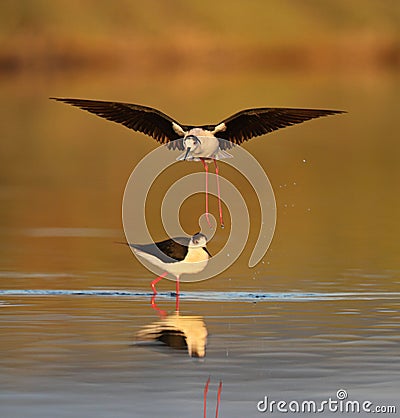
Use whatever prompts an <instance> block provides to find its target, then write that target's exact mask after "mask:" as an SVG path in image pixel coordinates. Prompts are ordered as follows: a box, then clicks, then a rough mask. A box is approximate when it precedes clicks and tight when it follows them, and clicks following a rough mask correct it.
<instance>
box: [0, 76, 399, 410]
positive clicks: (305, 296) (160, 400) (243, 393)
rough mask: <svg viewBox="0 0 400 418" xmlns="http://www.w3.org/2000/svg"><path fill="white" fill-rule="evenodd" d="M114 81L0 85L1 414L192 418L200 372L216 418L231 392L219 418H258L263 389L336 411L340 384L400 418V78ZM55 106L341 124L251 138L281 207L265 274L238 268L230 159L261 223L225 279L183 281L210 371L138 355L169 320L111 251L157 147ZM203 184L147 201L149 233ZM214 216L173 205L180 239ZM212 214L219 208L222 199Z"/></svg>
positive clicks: (193, 203) (176, 354)
mask: <svg viewBox="0 0 400 418" xmlns="http://www.w3.org/2000/svg"><path fill="white" fill-rule="evenodd" d="M117 78H118V77H117ZM112 80H113V81H112ZM112 80H111V79H110V78H101V79H100V78H96V77H90V75H88V76H87V77H65V78H63V79H62V80H61V79H58V78H55V79H51V78H50V79H48V78H45V77H43V79H42V78H37V79H34V80H32V79H24V78H21V79H13V80H2V81H0V84H1V89H0V96H1V99H2V103H3V109H2V123H1V128H0V129H1V145H0V146H1V152H0V200H1V205H0V215H1V216H0V269H1V271H0V281H1V289H0V309H1V314H2V315H1V317H0V333H1V340H0V341H1V343H0V344H1V345H0V349H1V355H0V371H1V372H0V385H1V392H0V398H1V399H0V416H1V417H63V418H64V417H76V416H85V417H109V416H116V417H144V416H149V417H153V416H163V417H177V416H179V417H187V416H198V417H201V416H202V407H203V399H202V397H203V388H204V384H205V382H206V380H207V378H208V377H209V376H210V377H211V384H210V391H209V416H213V414H214V406H215V400H216V392H217V386H218V383H219V381H220V380H222V381H223V390H222V401H221V408H220V417H221V418H222V417H241V416H254V417H256V416H262V415H263V414H262V413H260V412H258V411H257V402H259V401H260V400H262V399H264V396H266V395H267V396H268V397H269V399H274V400H285V401H287V402H289V401H291V400H299V401H301V400H325V399H328V398H329V397H332V398H333V399H336V392H337V391H338V390H339V389H345V390H346V391H347V392H348V399H350V400H360V401H363V400H370V401H371V402H373V404H374V405H396V406H397V413H399V411H400V406H399V396H398V393H399V390H400V373H399V372H400V361H399V360H400V336H399V335H400V333H399V324H400V322H399V319H400V311H399V308H400V302H399V299H400V298H399V297H400V278H399V276H400V259H399V252H400V244H399V240H398V237H399V233H400V227H399V222H398V213H399V211H400V196H399V193H398V184H399V180H400V176H399V173H400V170H399V164H398V161H399V155H400V145H399V141H398V134H397V119H396V117H395V116H396V115H397V107H398V104H397V102H398V97H399V93H400V83H399V80H398V79H395V78H393V77H378V76H372V75H371V76H368V77H351V76H347V77H340V78H334V77H325V78H323V77H317V76H315V77H313V78H306V77H298V78H293V77H284V76H280V77H278V76H276V75H255V76H254V77H251V78H248V77H235V78H230V77H225V78H222V77H216V78H210V77H207V76H205V75H202V74H199V75H196V76H193V75H191V76H182V77H174V76H172V78H171V79H169V80H166V78H162V77H150V76H149V77H148V78H143V79H140V80H132V79H131V78H129V77H125V76H121V77H119V78H118V79H117V80H115V77H114V78H113V79H112ZM167 81H168V82H167ZM182 91H184V92H185V94H184V96H183V95H182ZM232 91H235V95H234V96H232ZM49 96H61V97H63V96H64V97H65V96H71V97H87V98H98V99H116V100H120V101H131V102H136V103H142V104H147V105H151V106H155V107H157V108H160V109H163V110H164V111H167V113H169V114H171V116H174V117H175V118H176V119H178V120H180V121H182V123H197V122H198V123H209V122H213V121H217V120H219V119H223V118H224V117H226V116H227V115H229V114H231V113H233V112H235V111H237V110H239V109H240V108H246V107H252V106H254V107H258V106H268V105H271V106H291V107H327V108H336V109H346V110H347V111H348V112H349V113H348V114H347V115H345V116H340V117H335V118H328V119H324V120H319V121H313V122H310V123H307V124H304V125H302V126H299V127H293V128H290V129H286V130H283V131H281V132H278V133H275V134H272V135H270V136H269V137H264V138H259V139H255V140H253V141H251V142H250V143H248V144H246V149H247V150H248V151H249V152H251V153H252V154H253V155H254V156H256V158H257V159H258V160H259V162H260V164H261V165H262V166H263V168H264V170H265V171H266V172H267V174H268V177H269V179H270V181H271V184H272V186H273V188H274V191H275V195H276V201H277V210H278V220H277V227H276V232H275V236H274V240H273V242H272V245H271V246H270V248H269V250H268V252H267V254H266V255H265V257H264V258H263V261H262V262H261V263H260V264H259V265H257V266H256V267H255V268H254V269H249V268H248V267H247V262H248V259H249V256H250V254H251V248H252V246H253V245H254V243H255V240H256V237H257V229H258V226H259V213H258V207H257V204H256V199H255V198H254V195H252V191H251V188H250V186H249V185H248V184H247V183H246V182H245V181H244V180H243V179H242V178H241V177H240V176H239V175H237V174H235V173H234V172H233V171H232V170H230V169H229V167H227V166H226V165H225V164H221V174H223V175H225V176H227V178H229V179H230V181H232V182H234V183H235V184H236V185H237V187H238V188H239V189H240V190H241V193H242V194H243V195H244V196H246V198H247V203H248V207H249V210H250V212H251V213H252V222H253V223H252V226H251V231H250V237H249V240H248V243H247V246H246V249H245V251H244V253H243V255H242V256H241V257H240V258H239V259H238V260H237V262H236V263H235V264H234V265H233V266H232V267H230V268H229V269H228V270H226V271H225V272H224V273H222V274H220V275H219V276H218V277H216V278H213V279H211V280H208V281H204V282H199V283H190V284H183V285H182V292H183V294H182V298H181V315H183V316H185V315H196V316H201V317H202V318H203V320H204V323H205V325H206V327H207V330H208V334H209V336H208V343H207V351H206V356H205V358H204V359H200V360H198V359H191V358H189V356H188V354H187V352H185V351H184V350H181V351H178V350H173V349H171V348H168V347H165V346H160V345H155V344H138V342H137V340H136V337H135V335H136V333H137V332H138V331H139V330H140V329H141V328H142V327H143V326H145V325H148V324H151V323H153V322H155V321H157V320H158V319H159V318H158V315H157V312H156V311H155V310H153V309H152V308H151V306H150V293H149V290H150V287H149V282H150V281H151V279H152V277H154V276H153V275H152V274H151V273H149V272H148V271H147V270H146V269H145V268H144V267H142V266H141V265H140V264H139V263H138V262H137V261H136V259H135V258H134V257H133V256H132V255H131V253H130V252H129V250H128V249H127V248H125V247H122V246H119V245H116V244H115V243H114V242H115V241H120V240H122V239H123V238H124V235H123V230H122V222H121V201H122V195H123V192H124V187H125V184H126V181H127V179H128V177H129V175H130V173H131V171H132V169H133V168H134V167H135V165H136V164H137V163H138V162H139V161H140V160H141V158H142V157H143V156H144V155H146V154H147V153H149V152H150V151H151V150H153V149H155V147H156V144H155V143H154V142H153V141H152V140H151V139H147V138H146V137H143V136H141V135H139V134H137V135H136V134H132V133H130V132H129V131H128V130H127V129H125V128H122V127H118V126H116V125H113V124H111V123H107V122H105V121H102V120H101V119H99V118H96V117H94V116H90V115H88V114H86V113H84V112H81V111H79V110H76V109H72V108H69V107H67V106H65V105H61V104H59V103H53V102H50V101H48V100H47V97H49ZM196 171H198V172H200V171H201V166H199V165H197V164H182V165H181V166H179V167H177V168H176V169H175V170H173V171H171V172H169V175H168V176H166V177H168V179H160V184H159V185H157V187H156V188H155V190H153V191H152V192H151V195H150V197H151V203H150V204H149V202H148V203H147V206H148V207H147V211H148V216H149V219H151V221H150V229H151V232H152V233H153V235H154V238H155V239H163V238H165V235H164V233H163V230H162V227H161V222H160V220H159V205H160V202H161V197H162V194H163V191H164V190H165V189H166V188H167V187H169V185H170V184H171V181H172V182H173V181H174V179H177V178H179V177H180V176H182V175H185V174H189V173H191V172H196ZM167 180H168V181H167ZM138 204H143V202H138ZM203 204H204V196H194V197H193V198H191V199H189V200H188V201H187V202H185V203H184V205H183V206H182V209H181V219H182V225H183V227H184V228H185V230H187V232H188V233H192V232H195V231H196V230H197V229H198V217H199V216H200V215H201V214H202V212H203ZM210 204H211V210H212V211H216V210H217V203H216V200H214V199H212V200H211V201H210ZM228 224H229V223H228ZM228 235H229V228H226V229H225V230H224V231H221V230H218V231H217V233H216V235H215V236H214V238H213V240H212V241H211V242H210V244H209V249H210V251H211V253H213V254H215V253H216V252H217V251H218V250H219V249H220V248H221V247H222V246H223V244H224V242H225V241H226V240H227V239H228ZM173 289H174V286H173V283H172V282H170V281H164V282H161V283H160V284H159V290H160V292H161V295H160V296H159V297H158V299H157V303H158V306H159V307H160V308H161V309H163V310H166V311H167V312H168V313H172V312H173V311H174V308H175V299H174V297H173V295H171V294H170V293H169V292H171V291H172V290H173ZM264 415H270V416H272V415H271V414H267V413H265V414H264ZM279 415H281V414H278V413H276V414H275V415H273V416H279ZM286 415H288V414H286ZM334 415H335V414H332V416H334ZM336 415H337V414H336ZM325 416H330V414H329V413H326V414H325Z"/></svg>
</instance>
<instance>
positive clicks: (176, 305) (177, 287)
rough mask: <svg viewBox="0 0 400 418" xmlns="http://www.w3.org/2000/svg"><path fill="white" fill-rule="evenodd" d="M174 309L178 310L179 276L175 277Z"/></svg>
mask: <svg viewBox="0 0 400 418" xmlns="http://www.w3.org/2000/svg"><path fill="white" fill-rule="evenodd" d="M175 310H176V312H179V276H177V277H176V295H175Z"/></svg>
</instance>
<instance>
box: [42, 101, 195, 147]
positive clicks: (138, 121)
mask: <svg viewBox="0 0 400 418" xmlns="http://www.w3.org/2000/svg"><path fill="white" fill-rule="evenodd" d="M50 99H52V100H57V101H59V102H64V103H68V104H70V105H72V106H76V107H79V108H80V109H83V110H86V111H88V112H90V113H94V114H95V115H97V116H100V117H102V118H105V119H108V120H110V121H112V122H116V123H120V124H122V125H124V126H126V127H127V128H129V129H132V130H134V131H137V132H142V133H144V134H145V135H149V136H151V137H152V138H154V139H155V140H156V141H158V142H159V143H161V144H165V143H169V142H171V141H175V140H177V139H180V138H182V137H183V136H184V131H185V130H187V129H186V128H187V127H186V126H181V125H180V124H179V123H178V122H176V121H175V120H174V119H172V118H171V117H170V116H168V115H166V114H165V113H163V112H161V111H159V110H157V109H153V108H151V107H147V106H141V105H137V104H133V103H121V102H106V101H101V100H86V99H62V98H57V97H50ZM169 148H170V149H175V148H178V149H179V150H183V149H184V147H183V142H182V141H177V142H173V143H171V144H169Z"/></svg>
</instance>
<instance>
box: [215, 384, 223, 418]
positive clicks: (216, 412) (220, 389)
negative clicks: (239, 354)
mask: <svg viewBox="0 0 400 418" xmlns="http://www.w3.org/2000/svg"><path fill="white" fill-rule="evenodd" d="M221 391H222V380H220V381H219V386H218V395H217V408H216V409H215V418H218V412H219V404H220V402H221Z"/></svg>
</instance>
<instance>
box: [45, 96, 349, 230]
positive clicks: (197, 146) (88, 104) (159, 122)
mask: <svg viewBox="0 0 400 418" xmlns="http://www.w3.org/2000/svg"><path fill="white" fill-rule="evenodd" d="M50 99H53V100H57V101H60V102H64V103H68V104H70V105H73V106H76V107H79V108H81V109H83V110H86V111H88V112H90V113H94V114H96V115H97V116H100V117H102V118H105V119H108V120H110V121H112V122H116V123H120V124H122V125H124V126H126V127H127V128H130V129H133V130H134V131H138V132H142V133H144V134H145V135H149V136H151V137H153V138H154V139H155V140H157V141H158V142H160V143H161V144H168V143H169V144H168V147H169V148H170V149H179V150H181V151H185V152H184V153H183V154H182V155H181V156H180V157H179V158H178V159H179V160H189V161H201V162H202V163H203V165H204V168H205V170H206V218H207V222H208V224H209V225H211V224H210V220H209V216H208V215H209V212H208V165H207V163H209V162H212V161H213V162H214V165H215V174H216V177H217V192H218V208H219V218H220V224H221V227H223V226H224V221H223V217H222V205H221V196H220V187H219V178H218V175H219V171H218V165H217V160H220V159H223V158H228V157H230V155H229V154H228V153H227V152H226V150H227V149H229V148H232V146H234V145H240V144H242V143H243V142H244V141H247V140H249V139H251V138H253V137H256V136H260V135H264V134H268V133H270V132H272V131H275V130H278V129H281V128H285V127H287V126H291V125H296V124H299V123H302V122H305V121H307V120H310V119H315V118H319V117H321V116H329V115H335V114H339V113H345V112H344V111H341V110H327V109H296V108H279V107H263V108H255V109H245V110H241V111H239V112H237V113H235V114H233V115H231V116H229V117H228V118H226V119H224V120H222V121H221V122H218V123H217V124H211V125H201V126H195V125H182V124H181V123H178V122H177V121H176V120H174V119H172V118H171V117H170V116H168V115H166V114H165V113H163V112H161V111H159V110H157V109H153V108H151V107H148V106H142V105H137V104H133V103H122V102H109V101H101V100H87V99H69V98H57V97H51V98H50Z"/></svg>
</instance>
